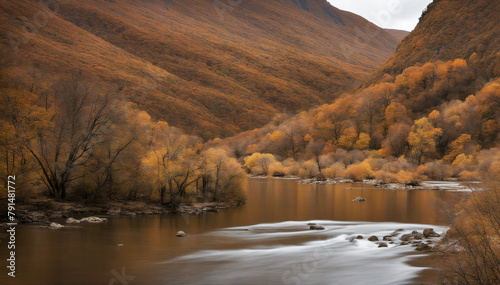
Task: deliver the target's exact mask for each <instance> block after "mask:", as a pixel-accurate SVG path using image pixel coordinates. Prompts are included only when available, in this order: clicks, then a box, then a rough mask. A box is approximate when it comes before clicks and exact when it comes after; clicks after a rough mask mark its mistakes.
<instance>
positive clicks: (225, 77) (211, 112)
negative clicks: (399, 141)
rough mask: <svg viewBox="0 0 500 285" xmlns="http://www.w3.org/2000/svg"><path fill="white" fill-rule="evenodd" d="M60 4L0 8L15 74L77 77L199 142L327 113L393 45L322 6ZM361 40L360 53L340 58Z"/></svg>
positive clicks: (283, 2)
mask: <svg viewBox="0 0 500 285" xmlns="http://www.w3.org/2000/svg"><path fill="white" fill-rule="evenodd" d="M60 2H63V3H65V4H61V5H54V4H51V6H49V9H51V10H53V11H54V13H50V12H48V11H47V10H46V9H45V10H44V8H42V7H41V6H40V4H39V3H38V1H34V0H29V1H20V0H14V1H3V2H2V3H1V4H0V7H1V9H2V10H3V12H2V13H0V20H1V21H0V40H1V42H2V44H5V45H7V46H10V47H13V48H15V49H19V51H18V52H17V54H16V57H17V59H18V60H19V62H18V63H16V64H17V65H18V66H19V67H20V69H23V68H26V67H28V66H35V67H36V68H38V69H40V70H42V71H43V72H45V73H48V74H50V76H52V77H53V78H57V77H59V76H61V75H64V74H67V73H71V72H75V71H76V70H82V71H83V73H84V74H86V75H88V76H90V77H92V78H94V79H95V80H101V81H104V82H106V83H110V84H113V85H117V86H118V87H119V89H120V90H121V92H120V94H121V96H122V97H123V98H124V99H125V100H130V101H132V102H134V103H137V104H138V105H139V106H140V108H142V109H144V110H147V111H148V112H149V113H150V114H151V115H153V117H155V118H157V119H164V120H167V121H168V122H169V123H171V124H172V125H175V126H178V127H181V128H183V129H184V130H186V131H188V132H190V133H193V134H199V135H202V136H203V137H205V138H211V137H216V136H227V135H231V134H234V133H237V132H240V131H242V130H247V129H251V128H254V127H257V126H260V125H263V124H264V123H266V122H268V121H269V120H270V118H272V116H273V115H274V114H275V113H276V112H282V111H286V112H291V113H294V112H297V111H300V110H305V109H307V108H310V107H312V106H315V105H318V104H321V103H324V102H330V101H331V100H332V99H333V98H335V97H336V96H337V95H338V94H340V93H342V92H344V91H347V90H350V89H352V88H354V87H355V86H356V85H357V84H359V83H360V82H362V80H363V79H365V78H366V77H367V76H368V75H369V74H370V73H371V72H372V71H373V70H374V69H375V68H377V67H378V66H379V65H380V64H381V63H382V62H384V61H385V60H386V59H387V58H389V56H390V55H391V54H392V53H393V52H394V50H395V47H396V46H397V44H398V40H396V39H395V38H394V37H393V36H391V34H390V33H388V32H386V31H385V30H383V29H380V28H378V27H376V26H374V25H373V24H371V23H369V22H368V21H366V20H365V19H363V18H361V17H359V16H357V15H354V14H352V13H349V12H344V11H341V10H338V9H336V8H334V7H332V6H331V5H330V4H328V3H327V2H326V1H323V0H321V1H312V0H280V1H278V0H276V1H266V0H246V1H240V2H238V1H215V2H214V1H211V0H192V1H177V0H170V1H160V0H115V1H105V0H82V1H60ZM54 3H56V2H54ZM236 3H239V4H236ZM26 20H28V22H29V23H31V24H32V25H31V26H29V25H28V26H26V25H25V21H26ZM33 23H34V24H33ZM30 27H31V28H32V29H31V28H30ZM363 31H377V33H376V35H373V36H371V33H367V32H366V33H365V32H363ZM359 37H363V42H362V43H361V46H360V48H358V49H356V53H354V54H351V53H348V52H347V51H346V47H352V46H355V45H358V46H359V45H360V39H359Z"/></svg>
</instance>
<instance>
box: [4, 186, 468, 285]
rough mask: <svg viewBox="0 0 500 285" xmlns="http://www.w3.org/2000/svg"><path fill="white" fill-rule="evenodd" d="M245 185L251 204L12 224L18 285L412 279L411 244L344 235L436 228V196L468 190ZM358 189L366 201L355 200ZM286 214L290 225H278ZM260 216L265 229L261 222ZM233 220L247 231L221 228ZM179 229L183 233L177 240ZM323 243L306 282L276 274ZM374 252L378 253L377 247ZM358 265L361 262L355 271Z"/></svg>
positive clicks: (6, 281) (7, 281)
mask: <svg viewBox="0 0 500 285" xmlns="http://www.w3.org/2000/svg"><path fill="white" fill-rule="evenodd" d="M248 184H249V185H248V187H247V189H248V190H247V191H248V203H247V204H246V205H245V206H243V207H239V208H232V209H227V210H224V211H221V212H219V213H207V214H204V215H200V216H189V217H183V216H180V215H177V216H176V215H171V216H138V217H111V218H110V221H109V222H108V223H105V224H82V225H72V226H68V227H66V228H63V229H61V230H48V229H44V228H40V227H37V226H32V225H28V226H21V227H18V229H17V251H16V254H17V255H16V258H17V265H18V267H17V272H16V275H17V277H16V279H15V284H37V285H41V284H125V283H121V282H122V281H120V277H123V273H125V275H124V276H125V277H130V278H132V277H133V278H134V279H133V280H131V279H127V280H123V281H125V282H128V284H169V283H173V284H185V283H186V282H195V281H196V282H198V281H197V280H204V281H205V284H209V283H206V282H213V284H218V283H217V282H216V281H217V280H218V278H220V280H221V281H220V282H219V283H223V282H222V281H223V280H229V281H230V283H226V284H250V283H261V284H266V283H271V284H275V282H276V280H278V279H279V280H281V281H280V282H281V283H284V284H287V282H291V283H288V284H295V283H294V282H292V280H295V281H297V279H294V277H297V276H299V277H298V278H299V279H300V284H339V283H338V282H336V281H335V282H334V281H333V280H334V279H335V280H340V281H346V282H350V283H352V282H354V283H355V282H356V281H355V280H350V279H349V278H350V277H349V276H357V275H355V274H354V269H353V268H356V270H357V272H364V274H365V275H367V276H368V278H371V277H370V276H372V275H373V276H376V274H377V272H375V271H376V269H377V268H378V267H377V266H378V264H387V265H389V264H396V263H398V264H399V265H402V266H399V267H394V268H395V269H392V270H398V272H400V273H405V272H406V273H405V274H404V275H406V276H408V277H410V278H411V276H412V274H416V273H417V272H418V269H417V268H414V267H409V266H406V265H404V263H403V261H404V260H403V259H404V258H409V257H407V256H406V255H405V250H408V249H399V248H402V247H399V248H384V249H379V248H372V247H371V246H368V245H367V244H365V243H363V242H362V241H359V242H356V243H350V242H348V241H346V240H345V238H346V237H347V236H349V235H351V234H358V233H364V232H366V233H367V234H371V233H383V232H386V231H393V230H395V229H396V228H404V229H407V230H410V229H417V228H419V229H420V228H421V227H422V226H417V225H402V224H394V223H411V224H433V225H443V224H445V223H446V220H445V219H444V216H443V215H442V213H441V210H440V209H441V208H442V203H443V202H446V201H451V200H452V199H454V198H455V197H460V196H462V195H466V194H464V193H450V192H444V191H394V190H381V189H372V188H370V186H366V185H365V186H364V187H363V188H364V189H361V188H362V185H361V184H342V185H301V184H297V183H296V182H295V181H293V180H281V179H248ZM348 188H353V189H348ZM362 191H363V196H364V197H365V198H366V199H367V202H364V203H356V202H352V201H351V200H352V199H354V198H355V197H357V196H360V195H361V193H362ZM311 220H324V221H329V222H325V223H327V224H328V225H327V230H326V231H314V232H312V231H308V230H304V228H303V227H304V222H303V221H311ZM287 221H296V223H294V222H291V223H283V222H287ZM332 221H363V222H385V223H347V224H343V223H339V222H332ZM59 222H62V221H59ZM265 223H267V224H269V225H270V226H269V227H270V228H268V229H266V226H265V225H262V224H265ZM252 225H253V226H252ZM283 226H284V227H283ZM234 227H245V229H247V228H248V229H249V231H245V230H241V229H239V228H235V229H228V228H234ZM435 228H436V227H435ZM224 229H225V230H224ZM306 229H307V227H306ZM436 229H437V228H436ZM178 230H183V231H185V232H186V233H188V234H189V236H188V237H187V238H176V237H175V233H176V232H177V231H178ZM321 243H325V245H326V246H327V247H328V248H330V249H331V250H329V251H328V252H330V253H331V254H333V255H339V256H341V257H342V258H340V259H339V258H326V259H322V260H321V262H319V263H320V264H318V266H316V268H315V271H314V274H312V273H311V274H309V273H308V274H309V275H311V276H310V277H309V278H304V280H303V279H302V275H293V274H289V275H287V276H285V277H283V276H282V274H283V272H287V270H292V269H293V266H294V265H297V263H296V262H298V264H299V266H300V264H302V263H301V262H302V261H303V260H304V258H306V257H307V256H308V254H310V253H311V252H312V254H313V256H314V250H315V248H318V245H319V244H321ZM117 244H123V245H124V246H122V247H121V246H117ZM4 245H5V243H3V242H2V243H0V246H1V247H0V254H1V255H0V256H7V249H6V246H4ZM353 249H355V250H353ZM380 250H385V251H384V254H381V251H380ZM194 257H196V258H194ZM347 257H352V258H351V259H347ZM193 258H194V259H193ZM359 260H365V261H366V262H361V261H359ZM311 264H313V263H311ZM361 265H363V266H362V269H361V268H358V267H360V266H361ZM290 266H292V267H290ZM290 268H292V269H290ZM368 269H370V271H366V270H368ZM372 269H373V270H372ZM380 270H381V269H380ZM235 272H236V273H237V274H236V275H235ZM292 272H293V270H292ZM381 272H384V271H381ZM385 272H387V271H385ZM294 274H295V273H294ZM303 274H305V273H303ZM374 274H375V275H374ZM358 275H359V274H358ZM6 276H7V275H6V274H2V276H0V284H14V283H12V281H13V280H10V279H9V278H7V277H6ZM202 277H204V278H205V279H203V278H202ZM277 278H278V279H277ZM282 278H285V279H282ZM287 278H288V279H287ZM122 279H123V278H122ZM186 280H187V281H186ZM271 280H273V282H271ZM229 281H228V282H229ZM340 281H339V282H340ZM110 282H111V283H110ZM182 282H184V283H182ZM200 282H201V281H199V282H198V283H199V284H203V282H201V283H200ZM390 282H392V281H390ZM390 282H389V283H390ZM297 284H299V283H297Z"/></svg>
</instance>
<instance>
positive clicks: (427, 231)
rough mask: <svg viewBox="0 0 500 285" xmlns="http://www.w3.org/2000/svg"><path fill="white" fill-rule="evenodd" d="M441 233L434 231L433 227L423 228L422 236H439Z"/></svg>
mask: <svg viewBox="0 0 500 285" xmlns="http://www.w3.org/2000/svg"><path fill="white" fill-rule="evenodd" d="M440 236H441V235H440V234H438V233H436V232H435V231H434V229H425V230H424V237H426V238H429V237H440Z"/></svg>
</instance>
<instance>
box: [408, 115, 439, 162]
mask: <svg viewBox="0 0 500 285" xmlns="http://www.w3.org/2000/svg"><path fill="white" fill-rule="evenodd" d="M441 132H442V130H441V129H438V128H434V127H433V126H432V124H431V123H430V122H429V120H428V119H427V118H425V117H424V118H421V119H418V120H416V121H415V124H414V125H413V126H412V127H411V131H410V133H409V134H408V144H409V145H410V149H411V156H412V157H413V160H414V161H415V163H417V164H421V162H422V159H423V158H424V157H427V156H430V155H432V154H433V153H434V152H435V151H436V141H435V137H436V136H438V135H439V134H441Z"/></svg>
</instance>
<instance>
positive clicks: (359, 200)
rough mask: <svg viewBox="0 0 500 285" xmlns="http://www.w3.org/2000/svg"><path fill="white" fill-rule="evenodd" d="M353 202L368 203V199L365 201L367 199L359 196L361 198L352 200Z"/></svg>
mask: <svg viewBox="0 0 500 285" xmlns="http://www.w3.org/2000/svg"><path fill="white" fill-rule="evenodd" d="M352 201H353V202H365V201H366V199H365V198H363V197H361V196H359V197H357V198H356V199H354V200H352Z"/></svg>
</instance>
